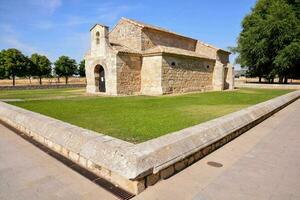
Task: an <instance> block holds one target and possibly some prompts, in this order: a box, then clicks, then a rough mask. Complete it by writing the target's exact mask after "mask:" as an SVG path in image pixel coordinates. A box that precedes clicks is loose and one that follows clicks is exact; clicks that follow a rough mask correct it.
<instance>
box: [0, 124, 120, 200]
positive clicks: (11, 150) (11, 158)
mask: <svg viewBox="0 0 300 200" xmlns="http://www.w3.org/2000/svg"><path fill="white" fill-rule="evenodd" d="M0 199H1V200H12V199H13V200H27V199H28V200H34V199H39V200H46V199H63V200H67V199H70V200H76V199H103V200H106V199H107V200H110V199H116V198H115V197H114V196H113V195H112V194H111V193H109V192H107V191H106V190H104V189H102V188H100V187H99V186H98V185H96V184H95V183H93V182H92V181H90V180H88V179H87V178H85V177H83V176H82V175H80V174H78V173H77V172H75V171H73V170H72V169H70V168H69V167H67V166H65V165H64V164H62V163H61V162H59V161H58V160H56V159H55V158H53V157H51V156H49V155H48V154H47V153H45V152H43V151H42V150H40V149H39V148H37V147H35V146H34V145H33V144H31V143H29V142H28V141H26V140H24V139H23V138H21V137H20V136H18V135H16V134H15V133H14V132H12V131H10V130H9V129H7V128H6V127H4V126H3V125H1V124H0Z"/></svg>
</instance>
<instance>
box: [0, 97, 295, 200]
mask: <svg viewBox="0 0 300 200" xmlns="http://www.w3.org/2000/svg"><path fill="white" fill-rule="evenodd" d="M299 133H300V100H298V101H296V102H294V103H293V104H291V105H290V106H288V107H286V108H285V109H283V110H282V111H280V112H278V113H276V114H275V115H274V116H272V117H270V118H269V119H267V120H266V121H264V122H262V123H261V124H259V125H258V126H256V127H255V128H253V129H251V130H250V131H248V132H246V133H244V134H243V135H241V136H240V137H238V138H237V139H235V140H234V141H232V142H230V143H228V144H226V145H225V146H224V147H222V148H220V149H219V150H217V151H215V152H213V153H212V154H210V155H208V156H207V157H205V158H204V159H202V160H200V161H199V162H197V163H195V164H194V165H192V166H190V167H188V168H187V169H185V170H183V171H182V172H180V173H178V174H177V175H175V176H173V177H171V178H169V179H167V180H164V181H161V182H159V183H158V184H156V185H154V186H152V187H149V188H148V189H147V190H146V191H144V192H143V193H141V194H140V195H138V196H137V197H135V198H134V199H136V200H147V199H149V200H155V199H159V200H164V199H180V200H184V199H187V200H218V199H222V200H226V199H228V200H229V199H230V200H234V199H263V200H265V199H268V200H269V199H270V200H274V199H284V200H289V199H300V134H299ZM209 161H214V162H218V163H221V164H222V165H223V166H222V167H213V166H210V165H208V164H207V162H209ZM0 199H1V200H2V199H22V200H23V199H101V200H106V199H107V200H110V199H115V197H114V196H113V195H111V194H110V193H108V192H107V191H105V190H103V189H102V188H100V187H99V186H98V185H96V184H94V183H93V182H91V181H89V180H88V179H86V178H85V177H83V176H81V175H80V174H78V173H76V172H75V171H73V170H71V169H70V168H68V167H67V166H65V165H63V164H62V163H60V162H59V161H57V160H56V159H54V158H52V157H51V156H49V155H47V154H46V153H45V152H43V151H41V150H40V149H38V148H37V147H35V146H33V145H32V144H30V143H28V142H27V141H25V140H24V139H22V138H21V137H20V136H18V135H16V134H14V133H13V132H11V131H10V130H8V129H7V128H5V127H3V126H1V125H0Z"/></svg>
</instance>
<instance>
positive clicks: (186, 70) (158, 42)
mask: <svg viewBox="0 0 300 200" xmlns="http://www.w3.org/2000/svg"><path fill="white" fill-rule="evenodd" d="M90 33H91V44H90V50H89V52H88V53H87V54H86V55H85V68H86V78H87V88H86V91H87V93H92V94H106V95H163V94H172V93H186V92H193V91H208V90H225V89H233V88H234V74H233V71H234V70H233V66H232V65H231V64H230V63H229V55H230V52H228V51H225V50H223V49H220V48H216V47H213V46H211V45H208V44H205V43H203V42H201V41H199V40H196V39H193V38H189V37H186V36H183V35H180V34H177V33H174V32H171V31H168V30H165V29H163V28H159V27H156V26H152V25H148V24H144V23H141V22H137V21H135V20H131V19H127V18H121V20H120V21H119V22H118V24H117V25H116V26H115V27H114V28H113V29H112V30H111V31H110V32H109V28H108V27H107V26H104V25H100V24H96V25H95V26H93V27H92V29H91V30H90Z"/></svg>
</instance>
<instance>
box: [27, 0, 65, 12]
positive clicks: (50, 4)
mask: <svg viewBox="0 0 300 200" xmlns="http://www.w3.org/2000/svg"><path fill="white" fill-rule="evenodd" d="M30 3H31V4H33V5H35V6H38V7H39V8H42V9H43V10H45V11H46V12H47V13H49V14H52V13H53V12H54V11H55V10H56V9H57V8H59V7H60V6H61V5H62V1H61V0H30Z"/></svg>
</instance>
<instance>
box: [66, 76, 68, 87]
mask: <svg viewBox="0 0 300 200" xmlns="http://www.w3.org/2000/svg"><path fill="white" fill-rule="evenodd" d="M67 84H68V77H67V76H66V85H67Z"/></svg>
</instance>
